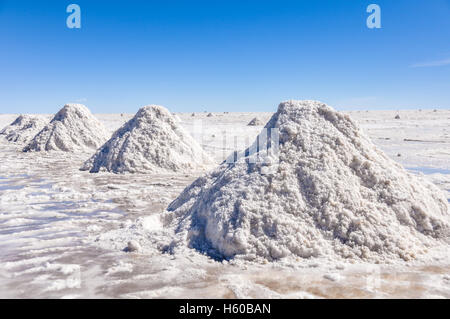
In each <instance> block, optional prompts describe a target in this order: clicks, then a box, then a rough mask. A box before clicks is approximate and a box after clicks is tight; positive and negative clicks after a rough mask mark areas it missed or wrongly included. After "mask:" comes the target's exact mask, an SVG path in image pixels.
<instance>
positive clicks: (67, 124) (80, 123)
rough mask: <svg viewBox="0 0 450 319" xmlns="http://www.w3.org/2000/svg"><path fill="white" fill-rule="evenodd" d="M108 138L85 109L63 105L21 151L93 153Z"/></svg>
mask: <svg viewBox="0 0 450 319" xmlns="http://www.w3.org/2000/svg"><path fill="white" fill-rule="evenodd" d="M108 137H109V134H108V133H107V131H106V129H105V127H104V126H103V124H102V123H101V122H100V121H99V120H97V119H96V118H95V117H94V116H93V115H92V114H91V112H90V111H89V110H88V108H87V107H86V106H84V105H81V104H66V105H65V106H64V107H63V108H62V109H61V110H60V111H59V112H58V113H56V115H55V116H54V117H53V119H52V120H51V121H50V123H49V124H47V125H46V126H45V127H44V128H43V129H42V130H41V131H40V132H39V133H38V134H37V135H36V136H35V137H34V138H33V139H32V140H31V142H30V143H29V144H28V145H27V146H26V147H25V148H24V150H23V151H24V152H29V151H64V152H78V151H81V152H84V151H90V150H92V149H94V150H95V149H97V148H98V147H99V146H100V145H102V144H103V143H104V142H105V141H106V140H107V139H108Z"/></svg>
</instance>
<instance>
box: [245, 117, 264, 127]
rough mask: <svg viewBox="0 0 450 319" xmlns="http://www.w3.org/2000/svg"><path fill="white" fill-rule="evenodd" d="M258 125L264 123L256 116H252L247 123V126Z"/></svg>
mask: <svg viewBox="0 0 450 319" xmlns="http://www.w3.org/2000/svg"><path fill="white" fill-rule="evenodd" d="M260 125H264V123H263V122H262V121H261V120H260V119H259V118H257V117H255V118H253V119H252V120H251V121H250V122H249V123H248V124H247V126H260Z"/></svg>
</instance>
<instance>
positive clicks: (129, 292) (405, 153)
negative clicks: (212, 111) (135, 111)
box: [0, 111, 450, 298]
mask: <svg viewBox="0 0 450 319" xmlns="http://www.w3.org/2000/svg"><path fill="white" fill-rule="evenodd" d="M406 112H407V111H405V114H401V120H398V122H395V125H396V126H395V125H394V124H392V126H390V124H389V125H387V124H386V123H389V120H388V119H390V118H391V117H393V116H395V114H394V113H395V112H391V113H392V114H394V115H392V114H391V113H389V112H368V113H366V112H352V117H356V118H357V119H358V121H359V122H360V123H362V126H363V127H364V128H365V129H366V131H368V134H369V135H370V136H371V138H372V140H374V141H375V143H377V144H378V146H380V147H381V148H382V149H383V150H384V151H387V152H388V154H390V155H391V157H392V158H393V159H394V160H396V161H400V163H402V164H404V165H407V164H408V163H410V162H411V163H413V165H408V166H414V167H435V168H441V169H448V166H446V165H448V163H449V155H450V154H448V151H446V149H445V148H443V147H442V143H434V144H433V143H429V144H427V145H425V146H421V147H418V146H417V147H416V146H412V145H411V144H410V143H408V142H402V138H403V137H404V136H403V135H402V134H406V135H408V134H410V132H414V134H416V135H420V134H421V133H420V131H423V136H424V137H426V138H428V137H432V136H439V135H440V134H441V133H440V132H441V131H442V128H446V127H448V126H449V122H448V120H446V119H447V118H450V111H447V115H448V116H447V115H445V114H444V115H442V114H441V115H442V116H439V117H437V116H436V115H435V114H433V113H432V111H430V114H428V113H426V112H424V111H423V112H422V113H421V114H420V116H421V118H422V119H421V120H420V123H421V126H420V127H419V128H416V129H415V130H416V131H413V130H411V131H406V132H405V133H403V132H402V133H400V134H398V132H401V128H402V127H410V126H411V122H415V121H416V122H419V120H418V119H416V118H418V116H416V115H414V114H415V113H414V112H413V111H410V113H406ZM408 112H409V111H408ZM444 112H445V111H442V113H444ZM418 114H419V113H418ZM424 114H425V115H424ZM177 115H178V117H179V118H180V119H181V121H182V122H181V124H182V125H183V126H184V127H185V128H186V129H187V130H188V131H189V132H190V133H191V134H192V135H193V136H194V137H195V138H197V140H198V141H199V142H200V143H201V145H202V147H203V148H204V149H205V150H206V151H207V152H209V154H210V155H211V156H213V157H214V158H215V160H216V162H220V161H221V160H222V159H223V158H224V156H223V154H224V153H226V152H223V151H222V140H221V136H222V135H221V134H222V133H223V131H224V130H228V131H234V132H236V134H238V135H240V136H247V137H248V139H249V140H253V139H254V138H255V136H256V134H258V132H259V129H258V128H256V129H255V128H254V127H248V126H247V124H248V122H249V121H250V120H251V119H252V118H254V117H256V116H257V117H258V118H261V119H262V120H263V121H267V119H268V118H269V117H270V115H271V114H268V113H267V114H256V113H246V114H242V113H239V114H236V113H230V114H224V115H223V116H221V114H219V115H217V116H214V117H209V118H207V117H206V115H203V114H198V115H197V116H196V117H195V120H197V119H199V118H201V119H202V120H203V121H204V123H205V129H204V131H205V132H204V133H203V135H204V136H203V137H204V138H203V140H202V139H201V134H200V132H198V131H195V130H196V129H197V126H196V125H195V124H194V123H193V122H192V121H193V119H192V117H191V116H190V113H189V114H177ZM16 117H17V115H14V116H12V115H7V116H6V115H5V116H4V115H0V124H1V125H0V126H6V125H7V124H9V123H10V122H11V121H12V120H14V118H16ZM97 117H98V118H99V119H100V120H101V121H103V122H104V124H105V126H106V127H107V128H108V129H109V130H110V132H112V131H113V130H114V129H116V128H118V127H119V126H120V125H122V124H123V122H125V120H127V119H129V118H131V115H125V116H124V117H121V116H120V115H99V116H97ZM366 120H368V121H370V122H367V123H369V124H370V126H366V125H364V123H365V121H366ZM385 126H389V127H387V128H386V129H383V128H384V127H385ZM212 135H215V136H216V138H212V137H211V136H212ZM381 135H382V136H383V137H384V136H387V137H390V138H391V140H390V141H389V140H378V139H376V138H377V136H381ZM439 139H441V137H439ZM446 141H447V142H450V139H449V137H446ZM228 148H229V149H231V150H232V149H233V146H228ZM227 151H228V150H227ZM399 152H400V153H402V157H400V158H397V157H396V155H397V153H399ZM90 155H92V154H89V153H88V154H71V155H65V154H58V156H57V157H56V156H55V155H54V154H46V153H40V154H24V153H21V152H17V148H16V147H15V146H11V145H10V144H9V143H6V142H4V141H1V142H0V185H1V186H0V236H1V237H0V238H1V239H0V286H1V287H2V289H1V290H0V297H15V298H17V297H31V298H33V297H42V298H49V297H51V298H91V297H108V298H170V297H175V298H176V297H184V298H186V297H188V298H196V297H198V298H208V297H219V298H222V297H223V298H239V297H253V298H258V297H261V298H287V297H291V298H329V297H337V298H341V297H347V298H358V297H359V298H361V297H362V298H377V297H411V298H424V297H443V298H450V281H449V280H448V277H449V276H450V260H449V253H448V251H442V252H437V253H436V254H435V255H434V256H435V257H436V259H430V260H428V261H427V262H425V263H423V262H422V263H420V262H417V263H414V262H412V263H409V264H408V265H389V266H386V265H383V266H377V265H372V264H350V263H339V264H335V263H333V262H331V261H330V260H326V259H324V260H314V261H308V262H306V263H299V264H298V265H296V266H294V265H292V264H283V263H282V262H279V263H273V264H272V263H269V264H265V265H257V264H251V263H226V262H225V263H217V262H213V261H211V260H210V259H208V258H206V257H205V256H202V255H200V254H198V253H196V252H193V251H190V250H189V251H186V253H185V254H183V255H181V256H171V255H167V254H164V255H162V254H160V253H159V252H157V251H154V250H151V249H149V250H148V251H143V252H140V253H125V252H123V251H122V249H123V248H125V247H126V245H127V242H128V241H129V240H130V238H123V239H122V238H120V237H114V236H111V237H109V238H108V236H109V235H113V234H114V231H117V230H120V229H123V228H126V227H129V226H130V225H132V224H133V223H134V221H135V220H136V219H138V218H141V217H143V218H144V220H145V219H146V217H147V216H150V218H149V220H147V227H149V228H151V227H158V225H157V224H156V223H155V222H154V220H152V219H151V216H152V214H154V213H158V212H160V211H161V210H163V209H164V208H165V207H166V206H167V205H168V203H170V202H171V201H172V200H173V199H175V198H176V197H177V196H178V194H179V193H180V192H181V191H182V190H183V189H184V187H185V186H187V185H189V184H190V183H191V182H192V181H193V180H194V179H195V178H196V177H197V176H198V175H199V174H200V173H198V175H196V173H192V174H189V175H187V176H186V175H185V174H180V175H178V174H169V175H149V174H147V175H146V174H144V175H114V174H102V173H100V174H98V175H96V174H88V173H85V172H79V171H78V168H79V167H80V166H81V164H82V163H83V162H84V161H85V160H86V159H87V158H88V157H89V156H90ZM426 177H427V178H429V179H430V180H431V181H433V182H434V183H435V184H436V185H438V186H439V187H440V188H442V189H443V190H450V187H449V185H450V176H449V175H448V174H430V175H426ZM2 186H3V188H2ZM9 186H12V187H17V188H16V189H11V188H9V189H8V188H7V187H9ZM447 198H449V199H450V192H447ZM102 236H103V237H104V238H105V239H106V238H108V240H107V241H101V240H98V239H100V238H101V237H102ZM133 239H134V238H133ZM96 240H97V241H96ZM327 274H330V275H331V276H332V277H333V276H336V278H339V280H336V281H331V280H329V279H326V278H324V276H326V275H327Z"/></svg>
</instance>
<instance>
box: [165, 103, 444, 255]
mask: <svg viewBox="0 0 450 319" xmlns="http://www.w3.org/2000/svg"><path fill="white" fill-rule="evenodd" d="M265 128H267V129H275V128H277V129H278V130H279V142H280V143H279V153H278V157H277V158H275V157H273V158H271V160H270V161H267V162H258V161H256V160H255V157H256V156H258V153H254V154H249V155H247V156H246V157H243V158H240V159H239V160H237V161H236V162H235V163H231V164H230V163H223V164H222V165H220V166H219V167H218V168H217V169H215V170H214V171H212V172H211V173H209V174H207V175H205V176H203V177H200V178H199V179H197V180H196V181H195V182H194V183H192V185H190V186H189V187H187V188H186V189H185V190H184V191H183V193H182V194H180V195H179V197H178V198H177V199H176V200H175V201H174V202H172V203H171V204H170V206H169V207H168V210H167V212H165V213H163V214H162V216H161V220H162V221H163V222H164V225H165V227H166V230H167V232H168V234H170V232H171V231H172V232H173V233H172V235H169V238H171V239H169V240H167V241H166V240H163V242H164V243H162V244H161V245H162V246H163V247H164V248H163V249H165V250H167V251H171V252H176V251H177V250H183V249H186V247H190V248H195V249H197V250H199V251H201V252H203V253H206V254H208V255H209V256H211V257H213V258H217V259H219V260H220V259H232V258H238V259H245V260H252V261H264V260H268V261H274V260H278V259H280V258H284V257H287V258H290V257H293V259H294V260H295V259H296V258H298V257H301V258H309V257H327V258H329V259H333V260H342V259H343V258H344V259H346V260H349V261H358V260H359V261H361V260H363V261H372V262H382V263H383V262H387V263H390V262H395V261H402V260H403V261H407V260H411V259H414V258H416V257H417V256H419V255H422V254H425V253H426V251H427V250H428V249H429V248H431V247H435V246H437V245H448V244H447V243H446V242H445V241H446V240H448V238H449V225H450V218H449V215H450V210H449V207H448V203H447V200H446V198H445V196H444V195H443V193H442V192H441V191H440V190H439V189H438V188H437V187H436V186H434V185H432V184H431V183H429V182H427V181H426V180H424V179H422V178H420V177H417V176H415V175H412V174H409V173H408V172H407V171H406V170H404V169H403V168H402V167H401V166H400V165H398V164H397V163H395V162H394V161H393V160H391V159H390V158H388V157H387V156H386V155H385V154H384V153H383V152H382V151H381V150H379V149H378V148H377V147H376V146H375V145H374V144H373V143H372V142H371V141H370V140H369V138H368V137H367V136H366V135H365V134H364V133H363V132H362V131H361V130H360V129H359V127H358V126H357V124H356V123H355V122H353V121H352V120H351V119H350V117H349V116H348V115H344V114H341V113H339V112H336V111H334V110H333V109H332V108H330V107H328V106H327V105H325V104H322V103H320V102H315V101H288V102H284V103H281V104H280V106H279V108H278V111H277V112H276V113H275V114H274V115H273V117H272V118H271V119H270V121H269V122H268V123H267V124H266V126H265ZM264 136H267V135H264V134H261V135H260V138H261V139H264ZM270 146H271V147H273V145H272V144H270ZM270 156H274V155H270ZM278 160H279V161H278ZM271 162H272V163H277V164H276V165H274V164H270V163H271ZM267 166H273V167H272V168H273V169H272V170H267V169H266V168H267ZM265 172H269V173H265Z"/></svg>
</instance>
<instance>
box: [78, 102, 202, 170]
mask: <svg viewBox="0 0 450 319" xmlns="http://www.w3.org/2000/svg"><path fill="white" fill-rule="evenodd" d="M209 164H211V162H210V159H209V157H208V156H207V155H206V154H205V153H204V152H203V150H202V148H201V147H200V145H199V144H198V143H197V142H196V141H195V140H194V139H193V138H192V137H191V136H190V135H189V134H188V133H187V132H185V131H184V129H183V128H181V127H180V126H179V124H178V122H177V121H176V120H175V119H174V117H173V116H172V114H171V113H170V112H169V111H168V110H167V109H165V108H164V107H162V106H157V105H150V106H145V107H143V108H141V109H140V110H139V111H138V112H137V113H136V115H135V116H134V118H132V119H131V120H130V121H128V122H127V123H125V124H124V125H123V126H122V127H121V128H120V129H119V130H117V131H116V132H115V133H114V134H113V136H112V138H111V139H110V140H109V141H107V142H106V143H105V144H104V145H103V146H102V147H101V148H100V149H99V150H98V151H97V153H96V154H94V156H92V157H91V158H90V159H89V160H88V161H86V162H85V163H84V165H83V167H82V168H81V169H82V170H88V171H90V172H91V173H97V172H99V171H109V172H114V173H125V172H129V173H140V172H154V173H157V172H161V171H164V170H166V171H187V170H194V169H201V168H204V167H205V166H206V165H209Z"/></svg>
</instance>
